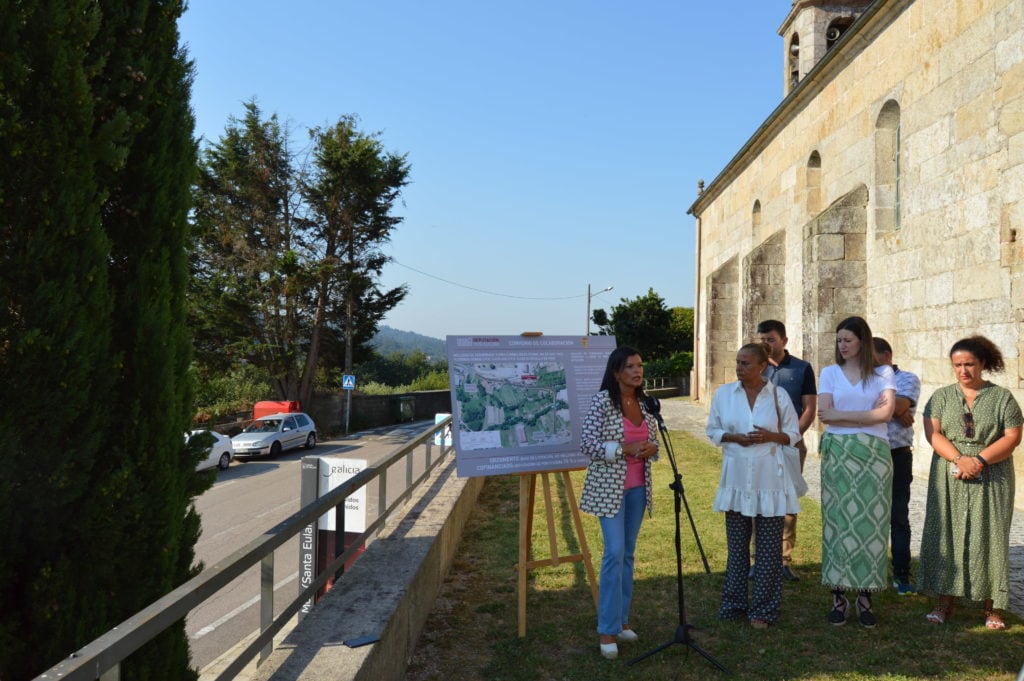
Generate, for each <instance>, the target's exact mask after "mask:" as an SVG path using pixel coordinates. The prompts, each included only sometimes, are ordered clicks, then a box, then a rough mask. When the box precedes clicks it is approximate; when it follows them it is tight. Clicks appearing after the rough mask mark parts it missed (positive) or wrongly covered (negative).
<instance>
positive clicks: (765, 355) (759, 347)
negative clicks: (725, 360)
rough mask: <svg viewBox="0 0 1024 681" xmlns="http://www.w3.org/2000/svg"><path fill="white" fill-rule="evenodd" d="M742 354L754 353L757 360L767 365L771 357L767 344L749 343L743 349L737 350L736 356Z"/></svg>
mask: <svg viewBox="0 0 1024 681" xmlns="http://www.w3.org/2000/svg"><path fill="white" fill-rule="evenodd" d="M765 333H768V332H767V331H766V332H765ZM741 352H752V353H754V354H755V355H757V358H758V359H759V360H761V361H762V362H764V363H767V362H768V359H769V358H770V357H771V353H770V352H768V345H767V343H747V344H746V345H744V346H743V347H742V348H740V349H739V350H737V351H736V354H737V355H738V354H740V353H741Z"/></svg>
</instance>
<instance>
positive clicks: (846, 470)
mask: <svg viewBox="0 0 1024 681" xmlns="http://www.w3.org/2000/svg"><path fill="white" fill-rule="evenodd" d="M819 450H820V452H821V583H822V584H824V585H825V586H827V587H829V588H832V589H856V590H857V591H884V590H885V589H886V588H888V581H889V580H888V576H889V570H888V568H889V513H890V510H891V508H892V456H891V455H890V454H889V444H888V443H887V442H886V441H885V440H882V439H881V438H877V437H875V436H873V435H865V434H863V433H857V434H854V435H836V434H834V433H825V435H824V436H822V438H821V445H820V447H819Z"/></svg>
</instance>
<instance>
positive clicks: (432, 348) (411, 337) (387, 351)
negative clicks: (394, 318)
mask: <svg viewBox="0 0 1024 681" xmlns="http://www.w3.org/2000/svg"><path fill="white" fill-rule="evenodd" d="M370 345H372V346H373V348H374V349H375V350H376V351H377V352H379V353H380V354H382V355H384V356H385V357H386V356H388V355H391V354H394V353H396V352H398V353H401V354H403V355H408V354H410V353H413V352H416V351H417V350H418V351H420V352H422V353H423V354H425V355H426V356H427V357H430V358H431V359H444V356H445V349H444V341H443V340H441V339H440V338H431V337H430V336H424V335H423V334H419V333H415V332H414V331H399V330H398V329H392V328H391V327H390V326H382V327H380V329H379V330H378V331H377V335H376V336H374V337H373V340H372V341H370Z"/></svg>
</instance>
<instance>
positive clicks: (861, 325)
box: [835, 317, 878, 383]
mask: <svg viewBox="0 0 1024 681" xmlns="http://www.w3.org/2000/svg"><path fill="white" fill-rule="evenodd" d="M840 331H849V332H850V333H852V334H853V335H854V336H856V337H857V340H859V341H860V353H859V354H858V355H857V363H858V364H859V365H860V375H861V377H862V378H861V380H863V381H864V382H865V383H867V382H868V380H869V379H870V378H871V377H872V376H874V375H875V367H877V366H878V361H877V360H876V359H875V342H874V339H873V338H872V337H871V327H870V326H868V323H867V322H866V321H864V318H863V317H847V318H846V319H844V320H843V321H841V322H839V325H838V326H837V327H836V333H837V334H838V333H839V332H840ZM835 351H836V364H844V363H845V361H846V360H844V359H843V356H842V355H840V354H839V341H836V345H835Z"/></svg>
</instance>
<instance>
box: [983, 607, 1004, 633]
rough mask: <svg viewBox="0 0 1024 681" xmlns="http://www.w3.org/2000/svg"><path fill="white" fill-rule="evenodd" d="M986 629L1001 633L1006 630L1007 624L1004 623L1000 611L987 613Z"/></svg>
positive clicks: (988, 611) (987, 611)
mask: <svg viewBox="0 0 1024 681" xmlns="http://www.w3.org/2000/svg"><path fill="white" fill-rule="evenodd" d="M985 628H986V629H994V630H996V631H1001V630H1003V629H1005V628H1006V622H1004V621H1003V616H1002V615H1001V614H1000V613H999V611H998V610H986V611H985Z"/></svg>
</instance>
